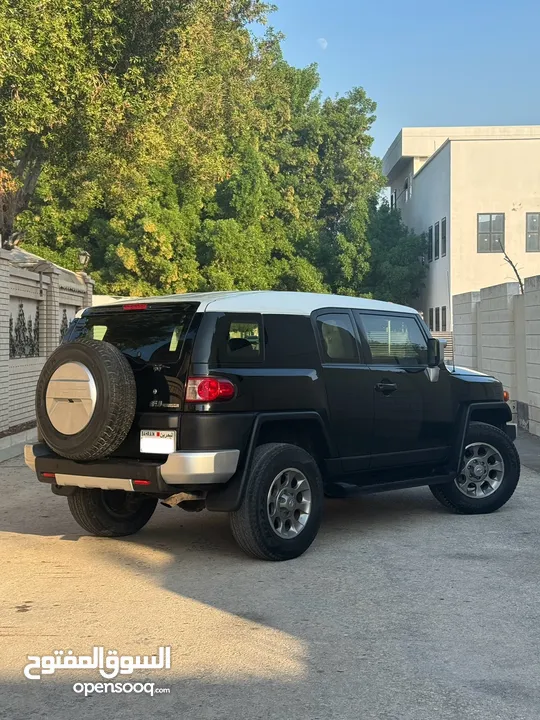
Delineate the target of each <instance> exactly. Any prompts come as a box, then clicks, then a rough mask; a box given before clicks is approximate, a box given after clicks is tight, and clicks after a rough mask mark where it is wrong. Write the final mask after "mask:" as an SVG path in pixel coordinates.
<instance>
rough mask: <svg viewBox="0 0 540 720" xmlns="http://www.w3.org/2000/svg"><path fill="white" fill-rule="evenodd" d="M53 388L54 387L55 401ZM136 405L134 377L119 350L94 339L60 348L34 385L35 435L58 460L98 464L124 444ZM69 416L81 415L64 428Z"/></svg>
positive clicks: (64, 345) (66, 344)
mask: <svg viewBox="0 0 540 720" xmlns="http://www.w3.org/2000/svg"><path fill="white" fill-rule="evenodd" d="M70 378H72V379H70ZM56 379H59V380H58V381H56ZM55 381H56V382H55ZM53 387H57V388H58V393H57V397H56V391H53V390H52V388H53ZM88 388H93V389H92V390H89V389H88ZM51 395H52V396H53V397H51ZM82 395H84V396H85V397H84V399H81V397H82ZM136 401H137V389H136V385H135V376H134V375H133V371H132V369H131V366H130V364H129V362H128V360H127V358H126V357H125V356H124V355H123V354H122V353H121V352H120V350H119V349H118V348H116V347H115V346H114V345H111V344H110V343H108V342H104V341H97V340H81V341H77V342H73V343H65V344H63V345H60V347H58V348H57V349H56V350H55V351H54V352H53V354H52V355H51V356H50V357H49V359H48V360H47V361H46V363H45V365H44V366H43V370H42V371H41V375H40V377H39V380H38V384H37V389H36V416H37V424H38V430H39V433H40V436H41V437H42V438H43V440H44V442H45V443H46V444H47V445H48V446H49V447H50V448H51V449H52V450H53V451H54V452H55V453H56V454H57V455H60V456H61V457H65V458H68V459H70V460H98V459H101V458H104V457H107V456H108V455H110V454H111V453H113V452H114V451H115V450H117V449H118V448H119V447H120V445H121V444H122V443H123V442H124V440H125V438H126V437H127V434H128V432H129V430H130V429H131V426H132V424H133V419H134V417H135V407H136ZM85 403H87V405H85ZM77 408H78V410H77ZM74 411H75V412H79V413H80V414H79V416H77V423H76V424H74V425H73V427H72V426H67V427H65V426H64V425H65V424H66V418H69V413H73V412H74ZM81 415H84V416H83V420H82V422H81V420H80V417H81ZM85 423H86V424H85Z"/></svg>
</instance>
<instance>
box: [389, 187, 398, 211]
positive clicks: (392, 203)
mask: <svg viewBox="0 0 540 720" xmlns="http://www.w3.org/2000/svg"><path fill="white" fill-rule="evenodd" d="M390 207H391V208H392V210H395V209H396V208H397V190H393V191H392V194H391V195H390Z"/></svg>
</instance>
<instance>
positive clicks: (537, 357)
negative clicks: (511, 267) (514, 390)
mask: <svg viewBox="0 0 540 720" xmlns="http://www.w3.org/2000/svg"><path fill="white" fill-rule="evenodd" d="M525 333H526V335H525V353H526V365H527V387H528V402H529V408H528V417H529V432H532V433H534V434H535V435H540V276H538V275H537V276H536V277H531V278H527V279H526V280H525Z"/></svg>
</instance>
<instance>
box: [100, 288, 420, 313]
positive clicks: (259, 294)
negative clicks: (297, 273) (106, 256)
mask: <svg viewBox="0 0 540 720" xmlns="http://www.w3.org/2000/svg"><path fill="white" fill-rule="evenodd" d="M142 301H144V302H147V303H150V304H154V303H155V304H158V303H174V302H182V301H185V302H198V303H200V305H199V307H198V309H197V312H205V311H209V312H236V313H262V314H278V315H311V313H312V312H313V311H314V310H319V309H320V308H326V307H331V308H357V309H359V310H384V311H386V312H401V313H411V314H417V311H416V310H414V309H413V308H410V307H406V306H404V305H395V304H394V303H389V302H382V301H380V300H367V299H366V298H358V297H348V296H347V295H324V294H318V293H302V292H278V291H268V290H256V291H249V292H234V291H224V292H209V293H186V294H184V295H159V296H155V297H149V298H136V299H135V298H133V299H130V300H129V302H142ZM119 304H125V301H120V302H115V303H111V306H114V305H119Z"/></svg>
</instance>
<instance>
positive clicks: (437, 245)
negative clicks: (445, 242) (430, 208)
mask: <svg viewBox="0 0 540 720" xmlns="http://www.w3.org/2000/svg"><path fill="white" fill-rule="evenodd" d="M440 244H441V241H440V227H439V223H438V222H436V223H435V260H438V259H439V254H440Z"/></svg>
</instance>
